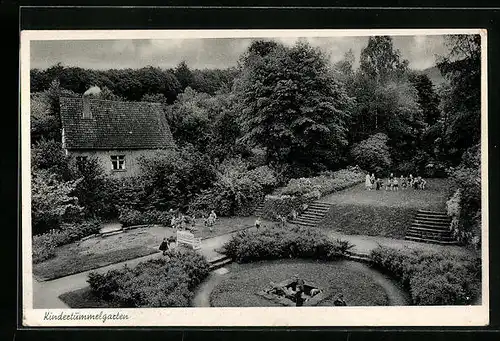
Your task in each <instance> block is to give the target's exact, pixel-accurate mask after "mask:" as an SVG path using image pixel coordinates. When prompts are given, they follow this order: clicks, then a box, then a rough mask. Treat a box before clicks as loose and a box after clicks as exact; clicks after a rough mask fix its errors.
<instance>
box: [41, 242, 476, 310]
mask: <svg viewBox="0 0 500 341" xmlns="http://www.w3.org/2000/svg"><path fill="white" fill-rule="evenodd" d="M327 233H328V235H329V236H330V237H331V238H333V239H337V238H341V239H343V240H348V241H349V242H351V243H352V244H354V245H355V247H354V249H353V251H354V252H355V253H357V254H361V255H368V254H369V253H370V251H371V250H373V249H374V248H376V247H378V246H379V245H382V246H387V247H392V248H397V249H403V248H410V249H424V250H433V251H444V250H448V251H450V252H457V253H468V252H470V251H468V250H467V249H465V248H463V247H459V246H445V245H435V244H422V243H416V242H412V241H407V240H400V239H391V238H382V237H371V236H357V235H345V234H342V233H338V232H327ZM232 234H234V233H230V234H225V235H221V236H217V237H214V238H209V239H205V240H203V242H202V246H201V250H200V252H201V253H202V254H203V255H204V256H205V257H206V258H207V259H208V260H209V261H210V260H211V259H214V258H217V257H218V256H220V254H219V253H218V252H217V250H218V249H219V248H220V247H222V245H224V243H225V242H226V241H228V240H229V239H230V238H231V235H232ZM156 257H161V253H155V254H152V255H148V256H143V257H139V258H135V259H131V260H128V261H125V262H120V263H115V264H112V265H108V266H104V267H101V268H99V269H95V270H91V271H96V272H100V273H103V272H107V271H109V270H112V269H117V268H121V267H122V266H124V265H125V264H127V265H128V266H130V267H134V266H136V265H137V264H138V263H140V262H144V261H146V260H149V259H153V258H156ZM91 271H85V272H81V273H78V274H75V275H71V276H66V277H62V278H58V279H55V280H52V281H45V282H38V281H36V280H35V279H33V308H35V309H41V308H46V309H47V308H68V307H67V306H66V305H65V304H64V303H63V302H62V301H61V300H60V299H59V298H58V297H59V295H61V294H63V293H66V292H69V291H73V290H77V289H81V288H85V287H86V286H87V285H88V284H87V276H88V274H89V273H90V272H91Z"/></svg>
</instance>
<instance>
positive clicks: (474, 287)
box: [370, 247, 481, 305]
mask: <svg viewBox="0 0 500 341" xmlns="http://www.w3.org/2000/svg"><path fill="white" fill-rule="evenodd" d="M370 257H371V260H372V261H373V263H374V265H375V266H377V267H379V268H382V269H385V270H387V271H389V272H390V273H391V274H392V275H393V276H395V277H396V278H397V279H398V280H399V281H400V282H401V284H402V285H403V286H404V287H405V288H406V289H407V290H408V291H409V292H410V295H411V300H412V304H413V305H463V304H471V303H473V302H474V300H475V299H477V297H478V296H479V294H480V292H481V259H480V258H479V257H478V258H475V259H469V258H468V257H467V256H465V255H464V256H458V255H454V254H449V253H446V252H444V253H436V252H424V251H420V250H419V251H417V250H404V251H399V250H395V249H390V248H386V247H378V248H377V249H375V250H373V251H372V252H371V255H370Z"/></svg>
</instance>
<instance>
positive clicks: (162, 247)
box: [159, 238, 169, 256]
mask: <svg viewBox="0 0 500 341" xmlns="http://www.w3.org/2000/svg"><path fill="white" fill-rule="evenodd" d="M168 248H169V243H168V241H167V238H163V241H162V242H161V244H160V247H159V249H160V251H161V252H162V253H163V255H164V256H165V255H166V254H167V251H168Z"/></svg>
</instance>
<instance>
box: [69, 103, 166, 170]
mask: <svg viewBox="0 0 500 341" xmlns="http://www.w3.org/2000/svg"><path fill="white" fill-rule="evenodd" d="M60 112H61V123H62V145H63V148H64V150H65V153H66V155H72V156H75V157H76V158H86V157H89V156H95V157H97V158H98V159H99V160H100V162H101V165H102V166H103V168H104V170H105V171H106V172H107V173H108V174H110V175H111V176H113V177H128V176H134V175H138V174H139V172H140V167H139V163H138V159H139V158H140V157H141V156H147V155H151V154H153V153H154V152H155V151H157V150H161V149H170V148H174V141H173V138H172V134H171V132H170V128H169V126H168V124H167V121H166V118H165V115H164V113H163V110H162V108H161V105H160V104H159V103H149V102H120V101H109V100H102V99H98V98H93V97H91V96H85V95H84V96H83V97H80V98H68V97H61V98H60Z"/></svg>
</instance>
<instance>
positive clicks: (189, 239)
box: [175, 231, 201, 250]
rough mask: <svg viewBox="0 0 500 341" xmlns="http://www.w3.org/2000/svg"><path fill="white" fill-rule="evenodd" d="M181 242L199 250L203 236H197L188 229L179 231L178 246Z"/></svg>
mask: <svg viewBox="0 0 500 341" xmlns="http://www.w3.org/2000/svg"><path fill="white" fill-rule="evenodd" d="M179 244H186V245H189V246H191V247H192V248H193V250H198V249H199V248H200V247H201V238H199V237H198V238H197V237H195V236H194V234H192V233H191V232H188V231H177V241H176V243H175V245H176V246H179Z"/></svg>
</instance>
